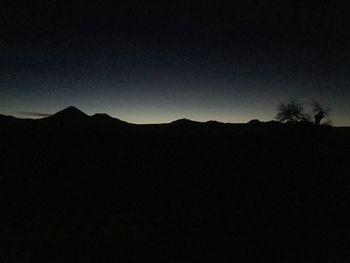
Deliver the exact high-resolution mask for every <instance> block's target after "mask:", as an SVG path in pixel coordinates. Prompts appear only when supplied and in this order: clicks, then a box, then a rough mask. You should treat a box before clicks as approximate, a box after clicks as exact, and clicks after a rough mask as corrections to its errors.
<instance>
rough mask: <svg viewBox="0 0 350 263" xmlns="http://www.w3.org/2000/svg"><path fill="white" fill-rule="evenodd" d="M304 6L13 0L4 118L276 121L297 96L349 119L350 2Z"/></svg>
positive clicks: (8, 14)
mask: <svg viewBox="0 0 350 263" xmlns="http://www.w3.org/2000/svg"><path fill="white" fill-rule="evenodd" d="M301 2H302V3H294V1H293V2H292V1H201V2H197V3H196V2H191V1H174V2H171V3H170V2H169V3H166V2H165V1H152V2H148V3H147V2H146V1H136V0H129V1H114V2H113V4H112V3H109V2H107V1H106V2H103V3H101V2H98V3H90V4H88V3H87V2H86V1H78V0H77V1H65V0H61V1H54V0H52V1H44V0H42V1H34V0H33V1H31V0H29V1H23V2H22V1H16V2H15V3H13V1H12V2H11V1H9V3H8V4H5V5H4V6H3V8H2V9H1V11H0V15H1V17H2V19H1V21H0V29H1V33H2V39H1V41H0V113H2V114H8V115H14V116H17V117H26V116H23V115H21V114H20V112H39V113H44V114H46V113H55V112H57V111H59V110H61V109H63V108H65V107H67V106H70V105H74V106H76V107H78V108H80V109H81V110H83V111H84V112H86V113H88V114H94V113H96V112H103V113H107V114H109V115H111V116H113V117H116V118H119V119H122V120H125V121H128V122H133V123H160V122H169V121H173V120H175V119H179V118H189V119H193V120H198V121H207V120H218V121H223V122H248V121H249V120H251V119H260V120H262V121H268V120H271V119H273V118H274V116H275V115H276V108H277V105H278V104H279V103H280V102H284V101H288V100H289V99H293V98H294V99H296V100H298V101H300V102H303V103H305V108H306V110H308V104H309V103H311V102H313V101H319V102H320V103H322V104H324V105H325V106H327V107H330V108H332V112H331V119H332V120H333V124H334V125H336V126H350V88H349V87H350V66H349V65H350V24H349V18H348V14H349V13H350V3H348V2H346V1H336V3H330V2H329V1H318V2H312V1H301Z"/></svg>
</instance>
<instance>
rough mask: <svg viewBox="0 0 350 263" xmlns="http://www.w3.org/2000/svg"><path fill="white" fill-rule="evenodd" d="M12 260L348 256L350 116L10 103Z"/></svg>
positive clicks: (0, 172) (6, 177) (7, 183)
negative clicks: (214, 117)
mask: <svg viewBox="0 0 350 263" xmlns="http://www.w3.org/2000/svg"><path fill="white" fill-rule="evenodd" d="M0 138H1V144H0V145H1V151H0V196H1V198H0V202H1V203H0V205H1V217H0V239H1V241H2V244H3V245H2V247H1V250H0V262H144V261H146V260H153V261H156V260H161V261H162V262H346V261H347V260H349V259H350V250H349V244H350V235H349V234H350V225H349V222H350V217H349V215H348V210H349V205H350V199H349V192H350V158H349V157H350V129H349V128H335V127H315V126H312V125H282V124H279V123H276V122H268V123H261V122H258V121H252V122H250V123H248V124H224V123H219V122H215V121H210V122H206V123H201V122H193V121H190V120H186V119H183V120H178V121H174V122H172V123H168V124H155V125H135V124H129V123H126V122H124V121H121V120H118V119H115V118H112V117H110V116H108V115H105V114H96V115H93V116H88V115H86V114H85V113H83V112H81V111H79V110H78V109H76V108H74V107H69V108H67V109H65V110H63V111H61V112H59V113H56V114H54V115H52V116H50V117H47V118H43V119H38V120H21V119H16V118H13V117H7V116H3V115H0Z"/></svg>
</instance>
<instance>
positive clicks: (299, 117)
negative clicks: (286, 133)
mask: <svg viewBox="0 0 350 263" xmlns="http://www.w3.org/2000/svg"><path fill="white" fill-rule="evenodd" d="M275 118H276V119H277V120H278V121H280V122H284V123H296V122H309V116H308V115H307V114H306V113H305V112H304V106H303V104H302V103H299V102H297V101H296V100H290V101H289V102H288V103H281V104H279V105H278V112H277V115H276V117H275Z"/></svg>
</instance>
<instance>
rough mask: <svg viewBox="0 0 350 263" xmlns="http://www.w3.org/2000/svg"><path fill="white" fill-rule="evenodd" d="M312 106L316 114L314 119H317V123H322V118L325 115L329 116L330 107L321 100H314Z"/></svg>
mask: <svg viewBox="0 0 350 263" xmlns="http://www.w3.org/2000/svg"><path fill="white" fill-rule="evenodd" d="M311 106H312V112H313V114H314V119H315V122H314V123H315V125H320V123H321V121H322V119H324V118H325V117H328V115H329V112H330V109H329V108H325V107H323V106H322V105H321V103H319V102H313V103H312V104H311Z"/></svg>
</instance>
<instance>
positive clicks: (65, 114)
mask: <svg viewBox="0 0 350 263" xmlns="http://www.w3.org/2000/svg"><path fill="white" fill-rule="evenodd" d="M86 117H88V115H87V114H86V113H84V112H82V111H81V110H79V109H78V108H76V107H74V106H69V107H68V108H65V109H63V110H61V111H59V112H57V113H55V114H54V115H52V116H51V117H49V118H51V119H64V120H77V119H84V118H86Z"/></svg>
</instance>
